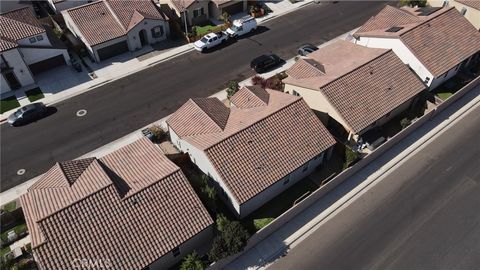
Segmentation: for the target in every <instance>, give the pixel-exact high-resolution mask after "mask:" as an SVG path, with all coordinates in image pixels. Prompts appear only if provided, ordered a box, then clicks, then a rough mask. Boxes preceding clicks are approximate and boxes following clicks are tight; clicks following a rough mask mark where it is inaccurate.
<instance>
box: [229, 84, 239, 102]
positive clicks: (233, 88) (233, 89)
mask: <svg viewBox="0 0 480 270" xmlns="http://www.w3.org/2000/svg"><path fill="white" fill-rule="evenodd" d="M238 89H240V85H239V84H238V82H237V81H234V80H231V81H228V83H227V98H228V99H230V98H231V97H232V96H233V95H235V93H237V92H238Z"/></svg>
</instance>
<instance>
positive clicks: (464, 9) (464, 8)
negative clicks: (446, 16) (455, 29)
mask: <svg viewBox="0 0 480 270" xmlns="http://www.w3.org/2000/svg"><path fill="white" fill-rule="evenodd" d="M460 13H461V14H462V15H463V16H465V14H466V13H467V8H466V7H463V8H462V11H460Z"/></svg>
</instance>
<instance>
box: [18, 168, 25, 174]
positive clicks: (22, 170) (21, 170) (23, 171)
mask: <svg viewBox="0 0 480 270" xmlns="http://www.w3.org/2000/svg"><path fill="white" fill-rule="evenodd" d="M17 174H18V175H24V174H25V169H20V170H18V171H17Z"/></svg>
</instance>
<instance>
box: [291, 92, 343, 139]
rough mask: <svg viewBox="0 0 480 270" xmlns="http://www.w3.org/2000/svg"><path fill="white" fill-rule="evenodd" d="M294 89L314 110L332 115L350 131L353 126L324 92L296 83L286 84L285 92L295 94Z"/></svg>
mask: <svg viewBox="0 0 480 270" xmlns="http://www.w3.org/2000/svg"><path fill="white" fill-rule="evenodd" d="M293 91H295V92H297V93H299V94H300V96H301V97H303V99H304V100H305V102H307V104H308V106H309V107H310V108H311V109H312V110H315V111H319V112H323V113H326V114H328V115H329V116H330V117H332V118H333V119H335V120H336V121H337V122H338V123H340V124H341V125H342V126H344V127H345V129H346V130H347V131H348V132H350V131H351V128H350V127H349V126H348V124H347V122H346V121H345V120H344V119H343V117H342V116H341V115H340V113H339V112H338V111H337V110H336V109H335V108H334V107H333V106H332V105H331V104H330V102H328V100H327V98H326V97H325V96H324V95H323V94H322V92H320V91H316V90H311V89H308V88H304V87H300V86H296V85H291V84H285V88H284V92H285V93H289V94H293Z"/></svg>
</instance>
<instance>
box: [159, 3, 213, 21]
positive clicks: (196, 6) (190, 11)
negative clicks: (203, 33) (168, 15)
mask: <svg viewBox="0 0 480 270" xmlns="http://www.w3.org/2000/svg"><path fill="white" fill-rule="evenodd" d="M209 2H210V1H207V0H199V1H196V2H194V3H193V4H191V5H190V6H189V7H188V8H187V24H188V25H193V23H196V22H197V20H194V18H193V11H194V10H196V9H200V8H202V7H203V13H204V14H205V15H204V17H205V18H204V19H208V18H210V13H209V10H208V3H209ZM165 3H166V4H168V6H169V7H170V8H171V9H173V10H174V11H175V13H176V14H177V16H178V17H180V18H181V20H182V24H183V23H184V21H185V19H184V18H183V12H182V13H181V12H180V11H179V10H178V9H177V7H176V6H175V5H174V4H173V3H172V1H171V0H166V1H165ZM198 20H202V18H199V19H198Z"/></svg>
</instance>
